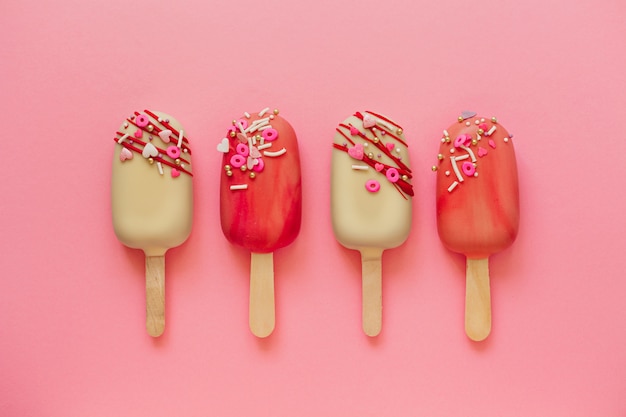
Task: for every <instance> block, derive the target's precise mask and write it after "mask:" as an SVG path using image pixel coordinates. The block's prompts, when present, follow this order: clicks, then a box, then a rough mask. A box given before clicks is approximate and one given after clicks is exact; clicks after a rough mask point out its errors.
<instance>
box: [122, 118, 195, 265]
mask: <svg viewBox="0 0 626 417" xmlns="http://www.w3.org/2000/svg"><path fill="white" fill-rule="evenodd" d="M142 114H143V113H142ZM154 114H155V115H157V116H158V117H160V118H161V119H162V120H169V125H170V126H171V127H172V128H174V129H176V130H177V131H179V132H180V131H181V130H182V129H183V128H182V126H181V125H180V123H179V122H178V121H177V120H175V119H174V118H172V117H171V116H169V115H167V114H164V113H160V112H154ZM150 123H151V124H153V125H154V126H155V127H157V128H159V129H163V130H164V129H165V128H166V127H165V126H163V125H162V124H160V123H159V122H158V121H157V120H154V119H152V118H150ZM137 129H138V128H137V127H136V126H134V125H133V124H132V123H131V124H130V125H128V122H125V123H124V124H123V125H122V126H121V127H120V130H119V132H122V133H124V134H126V133H127V134H129V135H130V136H129V137H128V138H126V139H125V140H126V141H132V140H133V139H134V137H133V133H134V132H135V131H136V130H137ZM148 136H149V134H148V133H146V132H144V133H143V137H142V138H140V139H141V140H142V141H144V142H147V143H148V142H149V143H152V144H153V145H154V146H155V147H157V148H161V149H167V148H168V147H170V146H176V145H177V142H178V138H177V137H176V136H175V135H172V137H171V141H170V142H169V143H165V142H163V141H162V140H161V138H160V137H159V135H157V134H152V135H151V136H152V138H153V139H152V141H149V139H148ZM119 137H120V135H119V134H118V138H119ZM135 145H136V147H137V148H139V149H143V146H141V145H137V144H136V143H135ZM183 148H184V147H183ZM122 149H125V148H124V147H123V146H122V145H120V144H115V152H114V155H113V170H112V178H111V206H112V212H113V228H114V230H115V234H116V235H117V238H118V239H119V240H120V242H122V243H123V244H124V245H126V246H128V247H131V248H136V249H142V250H143V251H144V252H145V254H146V256H161V255H164V254H165V252H166V251H167V250H168V249H169V248H173V247H175V246H178V245H180V244H182V243H183V242H184V241H185V240H187V238H188V237H189V234H190V233H191V226H192V218H193V182H192V176H191V175H189V174H187V173H185V172H182V170H175V169H174V168H172V167H171V166H168V165H165V164H161V166H160V170H161V171H162V172H163V173H162V174H161V173H160V170H159V164H158V163H157V162H156V161H155V162H153V163H152V164H151V163H150V162H149V160H148V159H147V158H145V157H144V156H142V154H141V153H137V152H132V154H133V157H132V159H127V160H125V161H122V160H121V159H120V153H121V152H122ZM179 149H180V148H179ZM161 157H162V158H163V159H164V160H168V161H170V162H174V158H170V157H168V155H166V154H162V156H161ZM180 157H181V158H184V159H186V160H187V161H188V163H183V165H182V166H181V168H183V169H184V170H186V171H188V172H189V173H191V159H190V158H191V155H190V154H189V153H185V152H181V156H180ZM176 171H179V172H178V173H179V175H178V176H176ZM172 174H174V175H172Z"/></svg>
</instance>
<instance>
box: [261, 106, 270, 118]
mask: <svg viewBox="0 0 626 417" xmlns="http://www.w3.org/2000/svg"><path fill="white" fill-rule="evenodd" d="M269 109H270V108H269V107H266V108H264V109H263V110H261V111H260V112H259V117H263V115H264V114H265V113H267V112H268V111H269Z"/></svg>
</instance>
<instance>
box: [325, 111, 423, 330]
mask: <svg viewBox="0 0 626 417" xmlns="http://www.w3.org/2000/svg"><path fill="white" fill-rule="evenodd" d="M333 147H334V149H333V156H332V173H331V214H332V224H333V231H334V233H335V237H336V239H337V241H338V242H339V243H340V244H341V245H343V246H345V247H346V248H348V249H354V250H358V251H359V252H361V263H362V291H363V294H362V297H363V305H362V321H363V331H364V332H365V334H367V335H368V336H377V335H378V334H379V333H380V331H381V328H382V254H383V251H384V250H385V249H392V248H395V247H397V246H400V245H401V244H402V243H404V241H405V240H406V239H407V237H408V235H409V231H410V229H411V217H412V216H411V200H412V197H413V186H412V185H411V177H412V173H411V169H410V167H409V154H408V149H407V148H408V145H407V143H406V141H405V138H404V134H403V129H402V128H401V127H400V126H399V125H398V124H397V123H395V122H393V121H392V120H390V119H388V118H386V117H384V116H382V115H380V114H377V113H374V112H371V111H366V112H356V113H355V114H354V115H353V116H350V117H348V118H347V119H346V120H345V121H344V122H343V123H341V124H340V125H339V126H338V127H337V129H336V134H335V136H334V143H333Z"/></svg>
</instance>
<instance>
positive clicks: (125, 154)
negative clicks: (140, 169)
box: [120, 148, 133, 162]
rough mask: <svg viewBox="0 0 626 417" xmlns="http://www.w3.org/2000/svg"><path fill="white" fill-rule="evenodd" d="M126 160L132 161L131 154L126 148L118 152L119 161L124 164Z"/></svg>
mask: <svg viewBox="0 0 626 417" xmlns="http://www.w3.org/2000/svg"><path fill="white" fill-rule="evenodd" d="M127 159H133V153H132V152H131V151H129V150H128V149H126V148H122V151H121V152H120V161H122V162H124V161H125V160H127Z"/></svg>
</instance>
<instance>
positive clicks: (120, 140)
mask: <svg viewBox="0 0 626 417" xmlns="http://www.w3.org/2000/svg"><path fill="white" fill-rule="evenodd" d="M128 136H129V135H128V133H126V134H124V136H122V137H121V138H119V139H118V140H117V143H119V144H121V143H122V142H124V139H126V138H127V137H128Z"/></svg>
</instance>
